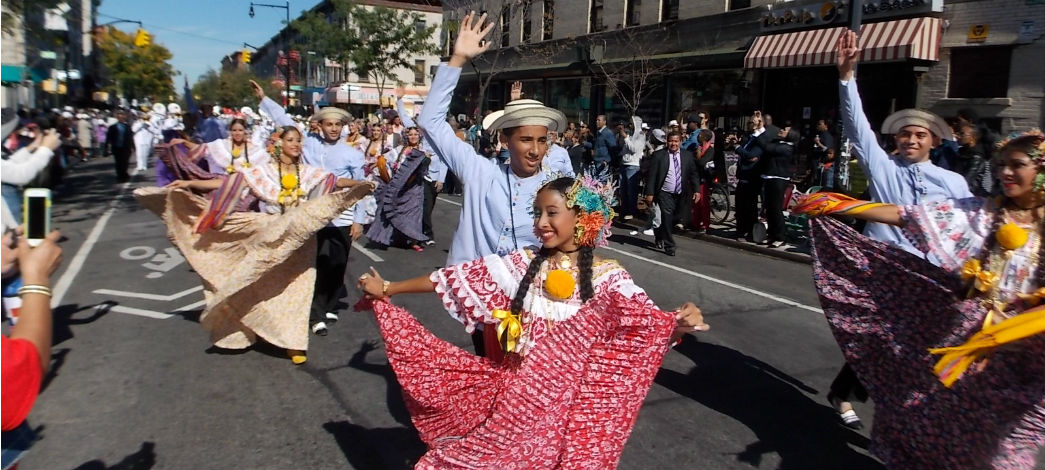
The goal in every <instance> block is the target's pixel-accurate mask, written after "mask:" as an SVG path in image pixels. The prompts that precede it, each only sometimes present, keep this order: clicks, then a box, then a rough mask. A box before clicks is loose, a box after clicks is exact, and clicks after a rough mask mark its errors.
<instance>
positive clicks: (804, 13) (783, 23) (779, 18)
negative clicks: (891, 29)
mask: <svg viewBox="0 0 1045 470" xmlns="http://www.w3.org/2000/svg"><path fill="white" fill-rule="evenodd" d="M848 3H849V2H846V1H842V0H831V1H826V2H817V3H807V4H801V5H793V4H783V5H781V6H776V5H770V10H769V11H767V12H766V13H765V14H764V15H762V18H761V20H760V21H761V23H762V30H763V31H787V30H795V29H808V28H815V27H818V26H829V25H841V24H845V23H846V22H847V21H848V20H849V11H848V8H849V5H848ZM861 8H863V19H864V21H868V20H881V19H889V18H897V17H905V16H916V15H922V14H926V13H933V12H942V11H943V0H863V1H862V2H861Z"/></svg>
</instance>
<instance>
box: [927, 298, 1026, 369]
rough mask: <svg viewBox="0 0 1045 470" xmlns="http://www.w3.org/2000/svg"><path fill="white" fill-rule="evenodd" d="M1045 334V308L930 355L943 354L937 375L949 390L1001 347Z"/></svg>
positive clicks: (1015, 318) (991, 327)
mask: <svg viewBox="0 0 1045 470" xmlns="http://www.w3.org/2000/svg"><path fill="white" fill-rule="evenodd" d="M1042 332H1045V309H1039V310H1035V311H1033V312H1028V313H1024V314H1021V315H1016V316H1015V317H1012V318H1009V319H1007V320H1005V321H1002V322H1001V323H998V324H997V325H990V326H987V327H984V328H983V330H980V331H979V332H977V333H976V334H974V335H972V337H971V338H969V340H968V341H966V342H965V344H962V345H961V346H953V347H948V348H933V349H930V350H929V353H930V354H942V355H943V357H941V358H940V360H939V362H937V363H936V366H935V367H933V372H935V373H936V375H937V376H938V377H940V382H943V385H944V386H945V387H948V388H949V387H950V386H951V385H954V382H955V381H957V380H958V379H959V378H961V376H962V375H963V374H965V371H966V370H968V369H969V366H971V365H972V364H973V363H974V362H976V361H978V360H979V359H981V358H982V357H984V356H986V355H987V354H989V353H990V352H991V351H993V350H994V349H995V348H997V347H998V346H1001V345H1003V344H1007V343H1011V342H1013V341H1017V340H1020V339H1023V338H1027V337H1030V336H1034V335H1036V334H1040V333H1042Z"/></svg>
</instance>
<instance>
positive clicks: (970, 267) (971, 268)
mask: <svg viewBox="0 0 1045 470" xmlns="http://www.w3.org/2000/svg"><path fill="white" fill-rule="evenodd" d="M962 279H963V280H965V281H968V280H970V279H971V280H973V284H972V285H973V287H975V288H976V290H978V291H980V292H987V291H989V290H991V288H992V287H994V283H995V282H998V275H997V274H994V273H992V272H990V271H984V270H983V269H982V266H981V265H980V260H978V259H971V260H968V261H966V262H965V264H964V265H962ZM970 294H971V292H970Z"/></svg>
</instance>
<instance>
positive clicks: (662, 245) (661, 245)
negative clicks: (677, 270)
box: [656, 242, 664, 250]
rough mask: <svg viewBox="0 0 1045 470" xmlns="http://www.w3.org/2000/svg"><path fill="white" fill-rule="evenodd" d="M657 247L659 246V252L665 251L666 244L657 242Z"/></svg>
mask: <svg viewBox="0 0 1045 470" xmlns="http://www.w3.org/2000/svg"><path fill="white" fill-rule="evenodd" d="M656 246H657V249H658V250H663V249H664V242H657V243H656Z"/></svg>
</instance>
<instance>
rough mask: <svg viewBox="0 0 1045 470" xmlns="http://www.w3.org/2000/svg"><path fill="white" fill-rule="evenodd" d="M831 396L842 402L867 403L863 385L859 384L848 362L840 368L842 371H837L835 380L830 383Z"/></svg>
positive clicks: (865, 390)
mask: <svg viewBox="0 0 1045 470" xmlns="http://www.w3.org/2000/svg"><path fill="white" fill-rule="evenodd" d="M831 395H833V396H835V397H837V398H838V399H840V400H842V401H853V400H859V401H867V389H866V388H864V384H862V383H860V379H859V378H858V377H857V376H856V372H853V368H852V367H850V366H849V363H848V362H847V363H845V365H844V366H842V370H840V371H838V375H837V376H836V377H835V380H834V381H833V382H831Z"/></svg>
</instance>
